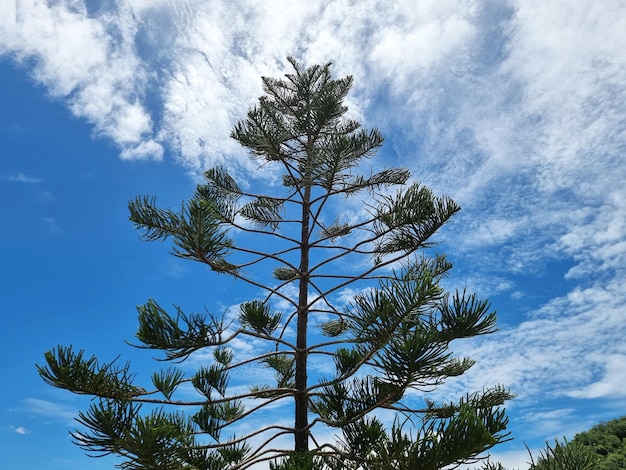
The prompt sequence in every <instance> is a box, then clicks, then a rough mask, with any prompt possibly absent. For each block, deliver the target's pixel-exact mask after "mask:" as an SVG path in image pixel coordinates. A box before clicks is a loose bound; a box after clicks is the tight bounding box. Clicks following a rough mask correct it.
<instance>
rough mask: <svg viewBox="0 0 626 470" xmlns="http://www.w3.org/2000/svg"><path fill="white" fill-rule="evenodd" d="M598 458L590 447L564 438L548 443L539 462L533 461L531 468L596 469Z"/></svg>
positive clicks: (557, 469) (535, 469)
mask: <svg viewBox="0 0 626 470" xmlns="http://www.w3.org/2000/svg"><path fill="white" fill-rule="evenodd" d="M597 468H598V458H597V456H596V455H594V453H593V452H591V451H590V449H589V448H588V447H585V446H582V445H580V444H578V443H575V442H568V441H567V439H563V442H560V441H559V440H558V439H556V440H555V441H554V445H550V443H546V447H545V449H544V450H543V451H542V452H541V453H540V456H539V459H538V461H537V463H534V462H533V463H532V464H531V466H530V469H531V470H595V469H597Z"/></svg>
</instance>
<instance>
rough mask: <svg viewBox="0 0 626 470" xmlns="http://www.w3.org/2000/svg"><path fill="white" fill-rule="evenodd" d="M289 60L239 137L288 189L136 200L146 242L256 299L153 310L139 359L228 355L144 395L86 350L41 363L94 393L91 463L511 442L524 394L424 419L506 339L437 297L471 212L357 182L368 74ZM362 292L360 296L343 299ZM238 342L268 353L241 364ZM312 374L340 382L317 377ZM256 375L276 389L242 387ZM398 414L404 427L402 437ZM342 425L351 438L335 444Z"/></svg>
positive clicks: (251, 458) (437, 456)
mask: <svg viewBox="0 0 626 470" xmlns="http://www.w3.org/2000/svg"><path fill="white" fill-rule="evenodd" d="M290 62H291V64H292V66H293V69H294V71H293V73H290V74H287V75H286V76H285V78H282V79H274V78H266V77H264V78H263V79H262V81H263V90H264V92H265V96H263V97H261V98H260V100H259V103H258V104H257V106H255V107H253V108H252V109H251V110H250V111H249V112H248V114H247V117H246V118H245V119H243V120H242V121H240V122H239V123H238V124H237V125H236V126H235V127H234V130H233V132H232V137H233V138H234V139H235V140H237V141H238V142H239V143H240V144H241V145H242V146H243V147H245V148H246V149H247V150H248V151H250V153H251V155H252V156H253V158H256V159H258V161H259V162H260V164H261V165H267V166H270V167H271V168H272V169H273V171H275V174H278V173H280V175H281V179H280V182H281V183H282V186H281V185H277V186H273V187H270V191H269V192H268V193H266V194H258V193H253V192H248V191H247V190H246V189H245V187H246V185H240V184H238V183H237V182H236V181H235V179H234V178H233V177H232V176H231V175H230V174H229V172H228V171H227V170H226V169H225V168H221V167H218V168H213V169H210V170H208V171H206V172H205V173H204V183H203V184H200V185H198V186H197V188H196V191H195V193H194V194H193V195H192V197H191V199H190V200H189V201H187V202H185V203H183V205H182V207H181V208H180V210H172V209H164V208H161V207H159V206H157V204H156V199H155V198H154V197H147V196H142V197H137V198H136V199H135V200H133V201H131V202H130V204H129V209H130V218H131V220H132V222H133V223H134V224H135V226H136V228H138V229H140V230H141V231H142V232H143V237H144V238H145V239H146V240H149V241H155V240H165V239H168V240H171V242H172V243H173V251H172V253H173V254H174V256H177V257H179V258H183V259H188V260H193V261H197V262H200V263H203V264H205V265H207V266H208V267H210V268H211V269H212V270H213V271H215V272H216V273H218V274H221V275H225V276H228V277H231V278H234V279H235V280H238V281H239V282H242V283H244V284H247V285H248V286H251V287H252V288H253V289H254V290H255V291H256V292H257V294H258V297H257V298H255V299H252V300H249V301H247V302H243V303H241V305H239V311H238V313H237V314H235V315H230V316H229V315H222V316H218V315H212V314H197V313H185V312H183V311H182V309H180V308H176V309H175V312H173V313H170V312H168V311H166V309H164V308H163V307H162V306H161V305H160V304H159V303H157V302H156V301H155V300H149V301H148V302H147V303H146V304H145V305H142V306H139V307H138V312H139V328H138V332H137V339H138V340H139V341H140V344H139V345H138V347H140V348H147V349H154V350H158V351H161V352H162V353H163V354H164V358H163V360H164V361H169V362H171V363H172V364H175V363H184V362H185V361H186V360H187V359H188V358H189V357H190V356H191V355H194V354H197V353H199V352H203V353H206V352H210V353H212V356H211V357H212V359H210V360H208V361H206V363H205V364H204V365H202V366H201V367H200V368H199V369H198V370H196V371H194V372H192V373H191V374H188V368H187V369H185V368H184V367H182V366H181V367H180V368H178V367H175V366H173V365H172V366H170V367H168V368H166V369H164V370H160V371H157V372H155V373H154V374H153V375H152V384H151V385H150V386H149V387H148V389H144V388H143V387H140V386H138V385H136V384H135V383H134V382H135V375H134V374H133V373H132V372H131V370H130V366H129V365H128V364H127V365H125V366H123V367H120V366H118V365H116V363H115V361H113V362H112V363H100V362H99V361H98V359H96V358H95V357H90V358H87V357H86V356H85V353H84V352H83V351H80V352H75V351H74V350H73V349H72V348H71V347H63V346H59V347H57V348H56V349H54V350H52V351H50V352H48V353H46V355H45V359H46V365H43V366H38V369H39V373H40V374H41V376H42V377H43V379H44V380H45V381H46V382H47V383H49V384H51V385H53V386H56V387H60V388H64V389H67V390H70V391H72V392H75V393H80V394H87V395H91V396H93V397H94V398H95V400H94V402H93V404H92V405H91V407H90V408H89V409H88V410H87V411H84V412H81V413H80V414H79V418H78V420H79V422H80V423H81V424H82V425H83V427H84V430H81V431H76V432H74V433H73V437H74V440H75V442H76V443H77V444H78V445H80V446H81V447H82V448H84V449H85V450H87V451H88V452H90V453H91V454H93V455H104V454H116V455H121V456H123V457H124V458H125V460H124V463H123V464H121V467H123V468H127V469H157V468H158V469H160V470H166V469H172V470H174V469H177V470H179V469H199V470H200V469H245V468H250V467H251V466H253V465H255V464H259V463H262V462H266V463H267V465H269V467H270V468H272V469H275V470H289V469H295V468H298V469H307V468H311V469H313V468H325V469H328V470H356V469H363V470H367V469H372V470H373V469H377V470H378V469H382V470H385V469H389V470H391V469H399V468H420V469H424V470H428V469H432V470H435V469H440V468H444V467H446V466H448V465H455V464H458V463H461V462H467V461H471V460H472V459H474V458H476V457H477V456H478V455H479V454H480V453H481V452H483V451H485V450H486V449H489V448H491V447H492V446H494V445H495V444H497V443H498V442H501V441H502V440H504V439H506V437H507V434H506V431H505V428H506V424H507V418H506V416H505V413H504V411H503V409H502V408H501V405H503V403H504V402H505V401H506V400H508V399H510V398H511V394H510V393H509V392H508V391H507V390H505V389H504V388H503V387H502V386H495V387H494V388H491V389H485V390H483V391H482V392H480V393H470V394H467V395H466V396H464V397H461V398H459V399H458V400H456V401H450V402H446V403H435V402H434V401H433V400H428V399H427V400H426V403H425V404H423V405H422V404H420V405H416V403H418V398H419V397H420V396H424V393H426V392H428V391H432V390H433V389H434V388H435V387H436V386H438V385H440V384H442V383H443V382H444V381H445V380H446V379H447V378H448V377H454V376H459V375H462V374H463V373H464V372H465V371H467V370H468V369H469V368H470V367H471V366H472V365H473V364H474V361H473V360H471V359H468V358H457V357H454V355H453V354H452V352H451V350H450V344H451V342H452V341H455V340H458V339H461V338H469V337H473V336H477V335H485V334H489V333H492V332H494V331H495V321H496V317H495V312H493V311H491V309H490V305H489V303H488V302H487V301H484V300H480V299H478V298H477V297H476V296H475V295H474V294H469V293H467V292H465V291H459V292H447V291H445V289H444V288H443V287H442V286H441V285H440V282H441V280H442V279H443V278H444V277H445V276H446V274H447V273H448V271H449V270H450V269H451V265H450V263H449V262H448V261H447V260H446V258H445V257H444V256H443V255H440V254H436V253H434V252H433V251H432V247H433V246H434V242H433V240H432V236H433V235H434V234H435V233H436V232H437V231H438V230H439V229H440V228H441V227H442V226H443V225H444V224H446V223H447V222H448V221H449V220H450V218H451V217H452V216H453V215H454V214H455V213H456V212H457V211H458V210H459V206H458V205H457V204H456V203H455V202H454V201H452V200H451V199H450V198H448V197H441V196H436V195H434V194H433V193H432V191H431V190H430V189H428V188H427V187H425V186H423V185H421V184H419V183H415V182H413V183H412V182H410V181H409V180H410V173H409V171H408V170H406V169H402V168H391V169H389V168H387V169H383V170H381V171H378V172H370V173H369V174H359V172H358V168H359V167H362V166H363V162H364V160H365V159H366V158H369V157H371V156H373V155H374V154H375V152H376V151H377V149H378V148H379V147H380V146H381V145H382V142H383V138H382V135H381V134H380V132H379V131H378V130H376V129H373V130H363V129H361V127H360V124H359V123H358V122H356V121H354V120H352V119H350V118H348V117H347V114H346V113H347V107H346V106H345V105H344V99H345V97H346V95H347V93H348V91H349V90H350V88H351V86H352V78H351V77H345V78H342V79H333V78H332V77H331V74H330V64H327V65H325V66H313V67H310V68H303V67H301V66H300V65H299V64H298V63H297V62H296V61H295V60H293V59H290ZM349 208H354V209H353V210H352V211H350V210H349ZM357 209H358V210H357ZM269 273H273V275H269ZM348 289H351V291H350V292H357V294H356V295H354V296H353V299H352V301H351V302H349V303H348V304H347V305H345V302H342V301H341V300H340V298H341V296H340V294H342V293H346V292H348ZM279 302H280V304H282V305H288V308H286V311H277V305H278V304H279ZM236 339H237V340H243V341H250V342H254V344H255V345H259V344H264V345H265V346H264V348H265V349H263V350H258V354H257V355H256V356H253V357H249V356H242V355H241V353H240V351H238V350H237V349H236V348H234V347H233V345H234V344H235V341H234V340H236ZM202 357H207V355H206V354H204V355H203V356H202ZM313 360H315V361H317V364H320V363H323V364H324V367H326V370H328V371H329V372H328V373H329V374H330V375H329V376H323V377H319V376H317V375H316V374H313V369H312V365H311V361H313ZM259 366H260V367H262V368H265V369H266V370H270V371H271V372H272V373H273V376H274V380H273V382H272V383H269V384H253V385H250V386H249V387H248V389H247V390H244V391H242V390H241V387H240V386H239V387H232V386H231V381H232V379H233V377H242V376H243V375H245V373H246V370H250V368H251V367H257V368H258V367H259ZM237 374H239V375H237ZM239 380H240V379H239ZM191 389H193V390H194V391H195V394H196V395H195V397H194V399H192V400H189V399H188V397H189V393H190V390H191ZM283 404H286V405H289V404H291V405H292V406H293V408H292V409H293V421H292V423H293V424H292V425H285V424H281V423H280V422H279V421H277V420H276V418H274V419H271V420H269V422H267V424H265V425H259V423H260V422H262V421H259V420H260V419H262V417H265V418H266V419H267V416H268V414H267V410H268V407H270V406H272V407H277V406H282V405H283ZM167 410H173V411H167ZM381 411H387V412H391V413H393V414H394V415H395V416H396V419H395V421H394V422H393V424H391V426H390V427H389V426H388V424H389V423H386V422H385V420H384V419H382V418H381ZM274 413H275V412H274ZM225 430H228V431H229V432H232V434H229V435H228V436H226V435H225V432H224V431H225ZM329 430H334V431H336V433H337V434H338V437H337V439H336V440H335V441H334V442H327V441H328V438H324V439H321V437H320V435H321V433H325V434H326V435H328V431H329ZM282 436H291V438H292V439H293V445H292V446H289V445H287V446H285V445H284V444H282V443H280V441H279V438H281V437H282ZM331 440H332V439H331Z"/></svg>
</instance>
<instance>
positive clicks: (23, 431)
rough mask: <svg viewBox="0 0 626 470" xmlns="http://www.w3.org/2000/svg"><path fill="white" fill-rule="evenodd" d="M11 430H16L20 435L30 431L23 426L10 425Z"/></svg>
mask: <svg viewBox="0 0 626 470" xmlns="http://www.w3.org/2000/svg"><path fill="white" fill-rule="evenodd" d="M11 431H13V432H16V433H17V434H21V435H22V436H25V435H26V434H30V431H29V430H28V429H26V428H25V427H23V426H18V427H12V428H11Z"/></svg>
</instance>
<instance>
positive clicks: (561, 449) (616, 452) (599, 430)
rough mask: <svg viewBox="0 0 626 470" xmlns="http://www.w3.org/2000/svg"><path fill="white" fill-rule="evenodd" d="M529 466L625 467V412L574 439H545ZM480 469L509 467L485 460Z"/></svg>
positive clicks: (570, 469)
mask: <svg viewBox="0 0 626 470" xmlns="http://www.w3.org/2000/svg"><path fill="white" fill-rule="evenodd" d="M530 460H531V461H532V463H531V465H530V470H623V469H626V416H623V417H621V418H617V419H614V420H612V421H607V422H605V423H600V424H598V425H596V426H594V427H593V428H591V429H590V430H589V431H584V432H581V433H578V434H576V436H574V439H573V440H572V441H567V439H565V438H564V439H563V440H562V441H560V440H558V439H557V440H555V442H554V444H550V443H546V446H545V448H544V449H543V450H542V451H541V452H540V454H539V456H538V458H537V462H534V459H533V457H532V455H531V456H530ZM480 470H506V469H505V467H503V466H502V464H500V463H497V462H486V463H484V464H483V466H482V467H481V469H480Z"/></svg>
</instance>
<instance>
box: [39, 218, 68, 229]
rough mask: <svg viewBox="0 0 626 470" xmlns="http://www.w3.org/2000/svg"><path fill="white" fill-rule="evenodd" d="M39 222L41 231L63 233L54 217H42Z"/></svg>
mask: <svg viewBox="0 0 626 470" xmlns="http://www.w3.org/2000/svg"><path fill="white" fill-rule="evenodd" d="M40 222H41V226H42V227H43V229H44V230H45V231H46V232H48V233H61V232H62V231H63V229H62V228H61V226H60V225H59V224H58V223H57V221H56V219H55V218H54V217H42V218H41V219H40Z"/></svg>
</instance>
